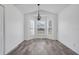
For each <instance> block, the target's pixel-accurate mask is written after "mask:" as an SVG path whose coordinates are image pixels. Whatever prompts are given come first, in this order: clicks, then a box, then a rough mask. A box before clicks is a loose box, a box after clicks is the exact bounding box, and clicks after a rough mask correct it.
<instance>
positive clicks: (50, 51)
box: [8, 39, 76, 55]
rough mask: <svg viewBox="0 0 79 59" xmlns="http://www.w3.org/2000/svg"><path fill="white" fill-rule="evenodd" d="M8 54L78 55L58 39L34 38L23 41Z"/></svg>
mask: <svg viewBox="0 0 79 59" xmlns="http://www.w3.org/2000/svg"><path fill="white" fill-rule="evenodd" d="M8 55H76V53H75V52H74V51H72V50H71V49H69V48H67V47H66V46H64V45H63V44H62V43H60V42H59V41H57V40H50V39H32V40H28V41H23V42H22V43H21V44H20V45H19V46H18V47H17V48H16V49H14V50H13V51H11V52H10V53H8Z"/></svg>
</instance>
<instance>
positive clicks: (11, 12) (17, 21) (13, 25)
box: [5, 5, 24, 54]
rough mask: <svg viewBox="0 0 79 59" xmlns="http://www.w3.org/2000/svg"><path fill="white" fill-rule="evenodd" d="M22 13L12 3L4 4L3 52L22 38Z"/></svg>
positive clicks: (11, 47)
mask: <svg viewBox="0 0 79 59" xmlns="http://www.w3.org/2000/svg"><path fill="white" fill-rule="evenodd" d="M23 19H24V17H23V15H22V14H21V12H20V11H19V10H18V9H17V8H16V7H14V6H13V5H5V40H6V41H5V54H7V53H9V52H10V51H11V50H13V49H14V48H15V47H16V46H17V45H18V44H20V43H21V42H22V41H23V40H24V32H23V31H24V25H23V24H24V23H23Z"/></svg>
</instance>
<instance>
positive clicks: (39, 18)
mask: <svg viewBox="0 0 79 59" xmlns="http://www.w3.org/2000/svg"><path fill="white" fill-rule="evenodd" d="M37 6H38V11H37V12H38V15H37V20H38V21H39V20H41V16H40V12H39V6H40V4H37Z"/></svg>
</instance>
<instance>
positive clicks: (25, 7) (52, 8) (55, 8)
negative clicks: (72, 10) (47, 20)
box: [15, 4, 69, 14]
mask: <svg viewBox="0 0 79 59" xmlns="http://www.w3.org/2000/svg"><path fill="white" fill-rule="evenodd" d="M15 6H16V7H17V8H18V9H19V10H20V11H21V12H22V13H24V14H25V13H29V12H33V11H36V10H37V5H36V4H15ZM67 6H69V4H41V5H40V9H41V10H45V11H48V12H51V13H56V14H58V13H60V12H61V11H62V10H63V9H64V8H66V7H67Z"/></svg>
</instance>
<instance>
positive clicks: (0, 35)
mask: <svg viewBox="0 0 79 59" xmlns="http://www.w3.org/2000/svg"><path fill="white" fill-rule="evenodd" d="M0 54H3V7H2V6H1V5H0Z"/></svg>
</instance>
